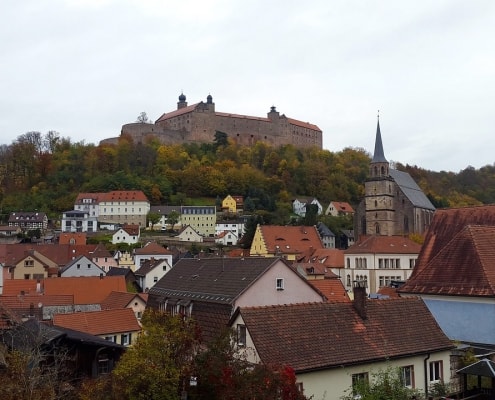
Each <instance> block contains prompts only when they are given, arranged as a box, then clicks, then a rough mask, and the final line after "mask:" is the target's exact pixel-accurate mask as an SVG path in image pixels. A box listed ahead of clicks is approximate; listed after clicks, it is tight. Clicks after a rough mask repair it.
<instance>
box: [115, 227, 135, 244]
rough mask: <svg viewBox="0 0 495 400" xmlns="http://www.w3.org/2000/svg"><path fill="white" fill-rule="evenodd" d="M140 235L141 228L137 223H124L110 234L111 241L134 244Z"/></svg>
mask: <svg viewBox="0 0 495 400" xmlns="http://www.w3.org/2000/svg"><path fill="white" fill-rule="evenodd" d="M140 237H141V229H140V227H139V225H137V224H125V225H124V226H123V227H122V228H119V229H117V231H116V232H115V233H114V234H113V235H112V243H113V244H117V243H127V244H136V243H138V242H139V238H140Z"/></svg>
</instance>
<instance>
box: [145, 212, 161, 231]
mask: <svg viewBox="0 0 495 400" xmlns="http://www.w3.org/2000/svg"><path fill="white" fill-rule="evenodd" d="M161 218H162V216H161V214H159V213H157V212H153V211H150V212H149V213H148V215H147V216H146V219H147V220H148V226H150V227H151V230H152V231H153V230H154V226H155V225H156V224H157V223H158V222H159V221H160V219H161Z"/></svg>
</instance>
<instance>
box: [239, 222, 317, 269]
mask: <svg viewBox="0 0 495 400" xmlns="http://www.w3.org/2000/svg"><path fill="white" fill-rule="evenodd" d="M323 248H324V246H323V243H322V241H321V238H320V235H319V234H318V230H317V229H316V227H315V226H278V225H258V226H257V227H256V232H255V234H254V237H253V242H252V243H251V249H250V250H249V255H250V256H262V257H283V258H285V259H286V260H288V261H295V260H297V259H299V258H300V257H302V256H304V255H309V254H311V253H313V252H314V251H315V250H317V249H323Z"/></svg>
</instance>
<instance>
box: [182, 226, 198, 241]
mask: <svg viewBox="0 0 495 400" xmlns="http://www.w3.org/2000/svg"><path fill="white" fill-rule="evenodd" d="M176 238H178V239H179V240H180V241H181V242H202V241H203V236H201V235H200V234H199V233H198V232H196V231H195V230H194V228H193V227H192V226H191V225H186V226H185V227H183V228H182V229H181V230H180V232H179V234H178V235H177V236H176Z"/></svg>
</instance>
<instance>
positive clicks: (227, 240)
mask: <svg viewBox="0 0 495 400" xmlns="http://www.w3.org/2000/svg"><path fill="white" fill-rule="evenodd" d="M238 241H239V239H238V238H237V235H236V234H235V233H234V232H231V231H223V232H221V233H219V234H218V235H217V236H216V237H215V243H217V244H221V245H222V246H235V245H236V244H237V242H238Z"/></svg>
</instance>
